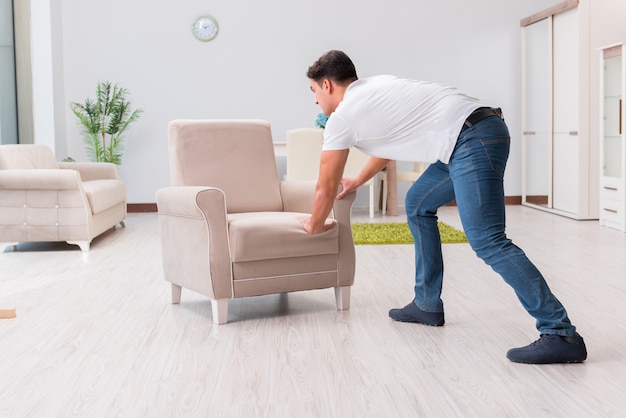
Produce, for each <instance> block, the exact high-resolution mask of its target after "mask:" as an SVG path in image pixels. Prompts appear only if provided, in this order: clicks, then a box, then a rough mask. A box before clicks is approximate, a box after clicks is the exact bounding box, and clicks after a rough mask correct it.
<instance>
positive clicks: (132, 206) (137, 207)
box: [126, 196, 522, 213]
mask: <svg viewBox="0 0 626 418" xmlns="http://www.w3.org/2000/svg"><path fill="white" fill-rule="evenodd" d="M504 204H505V205H521V204H522V196H505V197H504ZM448 206H456V201H454V202H452V203H450V204H449V205H448ZM126 211H127V212H129V213H139V212H157V211H158V210H157V205H156V203H129V204H128V205H126Z"/></svg>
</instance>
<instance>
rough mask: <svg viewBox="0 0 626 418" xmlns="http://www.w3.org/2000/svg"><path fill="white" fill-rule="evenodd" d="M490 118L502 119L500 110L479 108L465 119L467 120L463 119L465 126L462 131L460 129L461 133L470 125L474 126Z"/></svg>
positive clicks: (496, 108)
mask: <svg viewBox="0 0 626 418" xmlns="http://www.w3.org/2000/svg"><path fill="white" fill-rule="evenodd" d="M490 116H497V117H499V118H500V119H503V118H502V109H500V108H499V107H479V108H478V109H476V110H474V111H473V112H472V114H471V115H469V116H468V117H467V119H465V124H464V125H463V129H461V132H463V131H464V130H465V129H466V128H469V127H470V126H471V125H474V124H475V123H477V122H480V121H481V120H483V119H486V118H488V117H490ZM468 124H469V125H468Z"/></svg>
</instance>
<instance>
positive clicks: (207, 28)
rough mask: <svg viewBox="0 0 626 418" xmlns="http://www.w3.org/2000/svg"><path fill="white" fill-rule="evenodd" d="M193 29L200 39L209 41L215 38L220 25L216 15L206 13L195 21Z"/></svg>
mask: <svg viewBox="0 0 626 418" xmlns="http://www.w3.org/2000/svg"><path fill="white" fill-rule="evenodd" d="M191 31H192V32H193V35H194V36H195V37H196V38H197V39H198V40H200V41H203V42H208V41H212V40H213V39H215V37H216V36H217V32H218V31H219V26H218V25H217V20H215V18H214V17H212V16H208V15H204V16H200V17H198V18H196V20H194V21H193V24H192V25H191Z"/></svg>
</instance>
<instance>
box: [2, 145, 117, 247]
mask: <svg viewBox="0 0 626 418" xmlns="http://www.w3.org/2000/svg"><path fill="white" fill-rule="evenodd" d="M125 219H126V188H125V186H124V183H123V182H122V181H121V180H120V179H119V176H118V173H117V166H116V165H115V164H111V163H75V162H72V163H69V162H57V161H56V160H55V158H54V154H53V153H52V150H51V149H50V148H48V147H47V146H45V145H0V242H6V243H18V242H38V241H66V242H68V243H70V244H76V245H78V246H79V247H80V248H81V250H83V251H89V247H90V243H91V241H92V240H93V239H94V238H95V237H97V236H98V235H100V234H102V233H103V232H104V231H106V230H108V229H110V228H114V227H115V226H116V225H117V224H118V223H119V224H120V225H121V226H122V227H123V226H124V220H125Z"/></svg>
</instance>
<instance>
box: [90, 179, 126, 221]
mask: <svg viewBox="0 0 626 418" xmlns="http://www.w3.org/2000/svg"><path fill="white" fill-rule="evenodd" d="M83 190H85V195H87V200H88V201H89V207H90V208H91V213H92V214H94V215H95V214H97V213H100V212H102V211H104V210H106V209H109V208H111V207H113V206H115V205H117V204H119V203H122V202H125V201H126V188H125V187H124V183H123V182H122V181H121V180H112V179H107V180H91V181H85V182H83Z"/></svg>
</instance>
